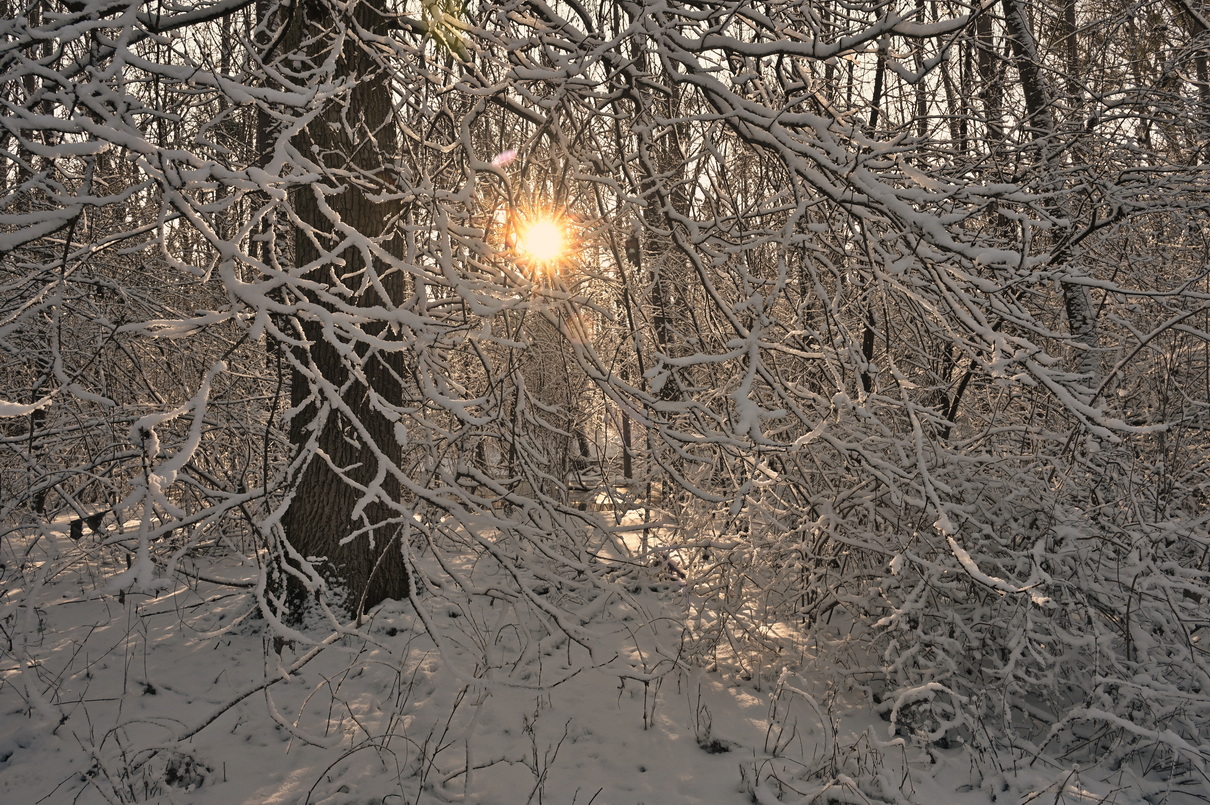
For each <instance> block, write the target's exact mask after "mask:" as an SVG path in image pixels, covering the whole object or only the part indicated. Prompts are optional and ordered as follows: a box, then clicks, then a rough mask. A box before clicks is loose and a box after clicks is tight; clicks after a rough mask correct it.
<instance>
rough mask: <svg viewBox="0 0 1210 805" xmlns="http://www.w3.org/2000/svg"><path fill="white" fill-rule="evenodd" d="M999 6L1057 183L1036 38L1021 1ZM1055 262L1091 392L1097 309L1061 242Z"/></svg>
mask: <svg viewBox="0 0 1210 805" xmlns="http://www.w3.org/2000/svg"><path fill="white" fill-rule="evenodd" d="M1002 6H1003V9H1004V23H1005V28H1006V30H1007V32H1008V38H1009V42H1010V44H1011V46H1012V50H1013V58H1014V61H1015V62H1016V66H1017V73H1018V75H1019V76H1020V78H1021V90H1022V93H1023V94H1024V96H1025V109H1026V113H1027V114H1028V117H1029V121H1030V128H1031V129H1032V131H1033V132H1034V135H1033V136H1034V140H1035V145H1036V146H1037V147H1038V155H1039V156H1038V158H1039V160H1040V163H1041V164H1040V165H1039V167H1040V168H1041V170H1042V173H1043V176H1044V180H1045V181H1046V182H1047V183H1048V184H1055V183H1057V182H1059V181H1060V178H1059V170H1058V167H1059V165H1058V161H1059V159H1060V153H1061V149H1060V147H1059V143H1058V142H1057V140H1058V136H1059V129H1058V124H1057V123H1056V121H1055V114H1054V106H1053V98H1054V95H1053V93H1052V92H1051V91H1050V87H1049V86H1048V84H1047V81H1046V77H1045V75H1043V73H1042V65H1041V63H1040V61H1039V56H1038V50H1037V42H1036V40H1035V39H1034V35H1033V30H1032V29H1031V27H1030V24H1029V17H1028V15H1027V14H1026V10H1025V4H1024V2H1023V0H1003V4H1002ZM1073 13H1074V12H1073ZM1074 35H1075V33H1074V32H1072V36H1073V37H1074ZM1055 189H1057V188H1055V187H1050V188H1048V190H1050V191H1054V190H1055ZM1056 207H1057V204H1056ZM1053 212H1054V213H1055V217H1056V218H1058V219H1060V220H1070V218H1069V216H1068V215H1066V214H1065V212H1064V211H1063V210H1061V209H1055V210H1053ZM1069 226H1070V224H1069ZM1055 262H1056V263H1057V262H1062V263H1065V265H1064V268H1065V269H1066V270H1067V273H1068V276H1069V277H1071V280H1063V281H1060V283H1059V285H1060V287H1061V288H1062V291H1063V309H1064V312H1065V313H1066V314H1067V326H1068V331H1069V332H1070V333H1071V337H1072V339H1073V340H1074V341H1075V342H1076V343H1077V344H1078V345H1079V348H1080V350H1081V353H1080V356H1079V359H1078V361H1077V371H1078V372H1079V373H1080V374H1081V375H1083V376H1084V379H1085V383H1084V385H1085V386H1086V387H1088V388H1089V389H1090V393H1091V392H1094V391H1095V390H1096V387H1097V386H1098V385H1099V377H1100V370H1099V367H1098V359H1097V353H1096V350H1097V346H1098V342H1099V338H1098V334H1097V318H1096V311H1094V310H1093V306H1092V300H1091V299H1090V298H1089V295H1088V288H1087V287H1086V286H1085V285H1084V284H1082V283H1080V282H1079V279H1080V278H1081V276H1082V274H1083V271H1082V270H1081V269H1080V267H1079V265H1078V264H1077V263H1076V262H1075V261H1074V260H1073V256H1072V254H1070V252H1069V250H1068V249H1067V247H1066V246H1065V245H1063V244H1062V243H1060V244H1059V246H1058V251H1057V252H1056V254H1055Z"/></svg>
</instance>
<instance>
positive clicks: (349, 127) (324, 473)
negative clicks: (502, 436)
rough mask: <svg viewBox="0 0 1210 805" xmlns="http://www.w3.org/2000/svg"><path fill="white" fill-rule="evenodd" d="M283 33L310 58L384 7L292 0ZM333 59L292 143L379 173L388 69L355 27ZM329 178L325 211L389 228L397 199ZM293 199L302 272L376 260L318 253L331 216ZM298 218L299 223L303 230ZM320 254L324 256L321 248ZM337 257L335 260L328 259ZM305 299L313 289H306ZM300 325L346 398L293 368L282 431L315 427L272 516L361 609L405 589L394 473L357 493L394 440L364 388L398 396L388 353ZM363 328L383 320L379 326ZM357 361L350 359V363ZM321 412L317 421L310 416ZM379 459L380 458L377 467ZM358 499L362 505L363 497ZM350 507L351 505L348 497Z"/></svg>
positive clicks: (370, 229) (302, 440)
mask: <svg viewBox="0 0 1210 805" xmlns="http://www.w3.org/2000/svg"><path fill="white" fill-rule="evenodd" d="M295 14H296V19H294V20H293V21H292V23H291V24H292V30H291V32H290V34H289V36H288V38H287V41H291V40H292V42H291V43H292V44H295V46H296V47H302V48H304V49H306V50H307V51H308V52H309V54H310V55H311V56H312V57H313V58H314V60H315V61H318V60H319V59H320V58H321V54H318V53H315V52H314V51H315V48H314V47H313V46H308V45H307V44H306V43H307V42H308V41H309V40H310V38H311V37H314V40H313V41H333V39H334V37H326V36H325V35H324V34H323V33H321V31H322V29H324V28H325V27H329V26H333V25H334V24H340V23H344V24H349V23H356V25H357V26H358V27H360V28H361V29H362V30H364V31H368V32H370V33H385V32H386V30H387V28H386V23H385V20H384V18H383V17H382V16H381V15H380V14H379V13H378V12H377V11H376V10H375V9H373V8H372V7H371V6H369V5H367V4H365V3H361V4H358V5H355V6H354V7H353V9H352V10H351V12H350V13H349V16H350V17H351V19H348V20H335V19H333V12H332V10H331V8H330V7H328V6H324V5H322V4H319V3H308V4H306V5H304V6H303V7H302V8H300V9H299V10H298V11H296V12H295ZM341 41H342V42H343V52H342V53H341V54H340V57H339V59H338V62H337V64H338V69H339V70H340V71H341V72H342V73H343V77H347V78H349V79H352V81H353V82H354V83H353V88H352V89H351V91H349V92H348V93H347V94H346V95H345V96H343V98H342V102H333V103H330V104H329V105H328V107H327V109H325V110H324V112H323V114H321V115H319V116H318V117H317V118H316V119H315V121H314V122H313V123H312V124H311V125H310V126H309V127H308V128H307V130H306V132H305V134H304V135H303V136H302V137H301V138H299V139H300V140H301V142H298V143H297V145H298V147H299V149H300V151H302V152H303V153H304V154H306V155H307V156H309V157H310V159H311V160H312V161H314V162H315V163H316V164H318V165H321V166H323V167H324V168H325V169H328V170H331V171H338V172H346V171H356V172H358V173H359V174H360V175H361V177H363V180H371V179H377V180H378V181H389V176H388V175H387V167H386V164H385V163H386V162H387V161H388V160H389V159H390V158H391V156H392V155H393V154H394V152H395V151H396V150H397V149H396V145H397V141H398V137H397V132H396V129H395V121H394V118H393V109H392V105H391V89H390V83H389V78H388V76H387V75H386V74H385V73H384V72H383V71H382V70H381V69H380V68H379V66H378V65H377V64H376V63H375V60H374V59H373V58H372V57H371V55H370V54H368V53H367V52H366V51H365V50H364V49H363V48H364V45H361V44H359V43H358V42H357V41H356V38H346V39H344V40H341ZM331 184H332V185H337V186H339V185H343V186H344V187H345V189H344V190H343V191H342V192H339V193H337V194H334V195H329V196H327V197H326V202H327V204H328V206H330V207H331V209H332V212H333V213H334V214H335V215H334V216H332V217H333V218H336V220H338V221H339V222H341V223H342V224H344V225H345V226H350V227H352V228H354V229H356V230H357V231H358V232H360V233H362V234H363V235H365V236H367V237H370V238H375V239H381V238H383V237H388V238H389V230H388V227H390V226H391V224H392V221H393V219H394V217H395V216H396V215H397V214H398V212H399V208H400V205H399V203H398V202H396V201H374V200H371V197H370V195H371V194H370V192H367V191H366V190H365V189H363V188H361V187H357V186H355V185H352V184H351V183H350V182H349V181H348V178H347V177H337V178H335V179H334V180H333V181H332V182H331ZM293 203H294V208H295V211H296V212H297V214H298V216H299V218H300V219H301V220H302V222H303V224H304V225H305V226H304V228H301V229H300V230H299V231H298V233H297V236H296V240H295V259H296V262H297V264H298V265H307V264H309V263H311V262H313V261H319V262H318V265H319V267H318V268H315V269H313V270H312V271H310V272H309V274H308V275H307V279H309V280H313V281H316V282H329V283H330V282H336V283H341V282H344V283H346V284H347V285H348V286H349V287H352V288H357V287H360V286H361V285H362V281H361V279H360V277H361V275H362V274H363V272H365V271H377V270H378V269H379V268H380V267H379V266H374V265H371V266H366V265H365V261H364V258H363V255H362V254H361V253H360V252H359V251H358V250H356V249H346V250H344V251H343V252H340V253H337V254H325V252H326V251H327V249H328V248H330V247H331V246H332V245H334V243H335V237H336V236H335V235H334V230H335V225H334V223H333V221H332V220H331V219H330V218H329V216H328V214H326V213H325V211H323V210H322V209H320V205H319V203H318V201H317V198H316V194H315V193H314V192H313V191H312V190H311V189H310V188H306V189H303V190H301V191H299V192H298V193H297V194H296V196H295V198H294V199H293ZM308 228H309V229H310V231H308ZM321 258H323V259H321ZM337 258H340V260H341V261H343V262H338V260H337ZM380 273H382V274H383V275H384V276H383V278H382V282H383V286H384V287H385V288H386V291H387V293H388V294H389V295H391V296H392V297H394V301H396V302H397V301H399V299H400V298H402V295H403V293H404V291H405V290H406V289H405V288H403V287H401V286H402V282H403V279H402V274H401V273H399V272H395V273H394V274H386V273H385V272H380ZM311 301H312V302H315V301H318V300H317V299H316V298H314V296H313V298H312V299H311ZM356 301H357V302H358V303H360V304H363V305H365V306H371V305H379V304H383V303H384V302H386V303H387V304H388V305H389V304H390V302H391V301H392V300H383V299H381V298H380V294H378V293H376V292H374V291H372V290H371V291H369V292H364V293H362V294H361V296H360V298H358V299H357V300H356ZM302 326H303V333H304V335H305V336H306V339H307V341H308V342H309V343H310V346H309V348H299V351H298V353H296V357H297V358H298V359H299V363H301V364H303V365H307V364H310V366H311V368H312V371H313V372H318V373H320V374H321V375H322V376H323V378H324V379H325V380H327V381H328V382H329V383H331V384H332V386H333V387H335V388H337V389H340V396H341V400H340V402H343V404H344V406H345V408H346V410H345V411H344V412H339V411H337V410H330V413H328V415H327V417H326V418H322V414H323V412H324V409H334V408H335V405H334V404H335V403H337V402H338V401H336V400H326V399H323V397H322V394H321V396H320V398H319V399H318V400H316V399H312V400H310V401H308V400H307V398H308V396H309V395H310V394H311V393H312V382H311V379H310V376H309V375H308V374H307V373H305V372H301V371H298V370H297V369H296V370H295V371H294V375H293V380H292V385H291V396H292V402H293V404H294V407H295V408H296V409H297V408H298V407H299V406H300V405H303V404H304V402H306V405H305V406H303V407H302V409H301V411H300V412H299V413H298V414H297V415H296V416H295V418H294V419H293V421H292V423H291V428H290V437H291V441H292V443H293V444H294V445H295V447H296V449H300V450H302V449H309V444H310V439H311V437H312V436H314V438H315V444H314V448H317V449H316V450H313V451H312V453H311V455H310V457H309V460H308V463H307V464H306V465H305V468H304V469H303V471H302V473H301V476H300V477H299V479H298V482H297V486H296V491H295V494H294V498H293V500H292V501H291V503H290V506H289V508H288V510H287V511H286V513H285V515H284V517H283V518H282V526H283V529H284V530H285V533H286V537H287V539H288V540H289V541H290V543H291V545H292V546H293V547H294V548H295V549H296V550H297V551H298V552H299V553H300V554H302V555H303V556H304V557H308V558H310V557H321V558H322V560H323V561H322V562H321V563H320V564H319V570H320V572H321V574H322V575H323V576H324V577H325V580H326V581H327V582H328V583H329V585H330V587H331V589H332V591H333V598H334V599H335V600H334V601H333V603H335V604H336V605H337V606H339V607H341V608H343V609H344V610H345V611H346V613H347V614H349V615H359V614H360V613H361V612H363V611H364V610H365V609H367V608H369V607H372V606H374V605H375V604H378V603H380V602H381V601H383V600H385V599H388V598H396V599H398V598H404V597H406V596H407V594H408V585H409V579H408V571H407V568H406V566H405V563H404V560H403V552H402V550H401V546H400V544H399V526H398V524H397V523H396V522H395V515H394V513H393V512H392V510H391V508H390V507H389V506H388V505H387V503H386V502H385V501H384V499H383V498H385V499H386V500H392V499H394V500H398V499H399V496H400V495H401V494H402V490H401V488H400V483H399V481H398V479H397V478H395V477H394V476H393V474H392V473H391V471H390V470H387V472H386V480H385V481H384V482H382V483H381V484H380V485H379V486H378V489H379V490H381V491H380V492H379V493H378V495H379V496H378V497H371V499H370V500H369V502H368V503H366V502H364V501H363V497H364V496H365V495H366V494H367V492H366V490H367V488H368V487H370V486H371V485H372V484H373V481H374V479H375V477H376V476H377V475H378V473H379V470H380V463H381V462H384V461H386V462H389V463H390V464H393V465H394V466H395V467H398V465H399V463H400V458H401V452H402V450H401V447H400V445H399V443H398V440H397V438H396V436H395V432H394V426H393V424H392V423H391V422H390V421H388V420H387V419H386V417H384V416H383V415H382V414H381V413H380V412H379V411H378V410H376V409H375V407H374V406H373V404H372V401H371V392H373V393H376V394H378V395H380V396H381V397H382V398H385V399H387V400H397V399H399V397H400V392H401V389H400V384H399V380H398V377H399V374H398V373H399V371H400V370H401V368H402V367H401V366H400V365H399V364H400V362H401V361H400V356H399V353H394V352H378V351H370V350H367V349H365V348H364V347H362V346H359V347H358V348H357V350H355V355H356V356H357V357H356V359H351V358H350V357H349V356H342V355H341V354H340V351H339V350H338V349H337V346H336V345H335V344H333V343H332V342H331V340H330V339H331V338H332V337H333V336H332V335H331V334H330V333H324V332H323V330H322V326H321V324H320V323H319V322H316V321H314V320H310V321H305V322H304V323H303V325H302ZM367 329H372V330H377V331H378V332H381V331H382V329H383V328H382V327H381V326H379V327H377V328H374V327H373V326H372V325H370V326H367ZM351 364H353V365H354V366H356V365H358V364H359V365H360V366H359V369H360V370H359V371H358V370H356V369H354V368H352V367H351ZM317 422H321V423H322V425H321V426H320V430H319V433H318V434H317V435H316V434H315V430H314V428H315V426H316V423H317ZM384 469H385V468H384ZM363 503H364V505H362V504H363ZM359 507H360V508H359ZM292 592H293V595H292V596H291V598H292V600H293V603H295V604H299V603H301V601H300V600H299V599H300V597H301V590H294V591H292Z"/></svg>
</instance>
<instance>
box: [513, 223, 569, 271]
mask: <svg viewBox="0 0 1210 805" xmlns="http://www.w3.org/2000/svg"><path fill="white" fill-rule="evenodd" d="M567 251H568V243H567V232H566V231H565V230H564V228H563V226H562V225H561V224H560V223H559V222H558V221H556V220H554V219H553V218H537V219H535V220H533V221H530V222H529V223H527V224H526V225H525V226H524V227H523V228H522V229H521V231H520V232H518V233H517V253H518V255H520V256H521V257H522V258H524V259H526V260H528V261H530V262H533V263H537V264H540V265H549V264H551V263H554V262H556V261H558V260H560V259H562V258H563V256H564V255H566V254H567Z"/></svg>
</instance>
